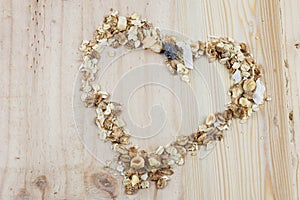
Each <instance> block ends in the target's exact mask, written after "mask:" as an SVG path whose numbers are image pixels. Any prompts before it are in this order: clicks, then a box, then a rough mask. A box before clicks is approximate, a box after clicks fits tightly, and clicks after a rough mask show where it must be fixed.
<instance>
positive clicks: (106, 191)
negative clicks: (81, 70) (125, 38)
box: [0, 0, 300, 200]
mask: <svg viewBox="0 0 300 200" xmlns="http://www.w3.org/2000/svg"><path fill="white" fill-rule="evenodd" d="M110 8H115V9H117V10H119V11H120V13H121V14H124V15H125V14H127V13H129V14H130V13H132V12H137V13H141V14H142V16H143V17H147V18H148V19H149V20H150V21H152V22H153V24H154V25H155V26H158V27H160V28H162V29H167V30H172V31H177V32H179V33H182V34H184V35H186V36H187V37H189V38H192V39H202V40H204V39H205V38H206V37H207V36H208V35H217V36H218V35H223V36H224V35H225V36H230V37H232V38H234V39H235V40H238V41H245V42H246V43H247V44H249V46H250V49H251V51H252V52H253V55H254V57H255V58H256V59H257V62H258V63H260V64H262V65H263V67H264V73H265V76H264V81H265V84H266V89H267V90H266V92H267V94H268V95H270V96H271V97H272V101H271V102H269V103H267V104H265V106H264V107H263V109H262V110H261V111H260V112H259V113H257V114H255V115H254V116H253V117H252V118H251V119H250V120H249V121H248V122H247V123H245V124H239V122H234V123H233V125H232V127H231V129H230V131H228V132H227V133H226V137H225V139H224V140H223V141H222V142H220V143H217V144H216V148H214V149H213V150H212V151H211V153H209V154H208V155H207V156H204V157H201V158H200V159H199V156H198V157H197V156H195V157H188V159H187V160H186V164H185V165H184V167H180V168H176V174H175V175H174V176H172V180H171V181H170V184H169V185H168V187H167V188H165V189H164V190H156V189H155V187H154V186H153V185H152V187H151V188H150V189H149V190H144V191H140V192H139V193H138V194H136V195H134V196H126V195H124V193H123V191H122V184H121V182H120V180H119V177H117V176H114V175H113V174H112V175H109V174H108V173H106V172H104V171H103V169H102V167H103V163H101V161H105V159H106V157H101V155H104V154H105V155H113V154H112V153H111V152H109V147H105V145H103V144H101V141H98V140H94V136H95V135H94V134H96V133H94V132H90V133H87V132H82V129H80V126H81V125H82V126H84V123H85V121H87V122H90V121H91V120H92V117H93V116H92V115H91V116H86V115H84V117H86V118H82V117H83V116H79V117H78V113H80V112H79V111H78V107H76V108H74V109H73V106H72V102H73V97H76V93H75V94H74V93H73V91H74V84H75V85H76V81H78V80H77V72H78V67H79V65H80V52H79V51H78V47H79V44H80V42H81V40H82V39H89V38H91V36H92V34H93V31H94V30H95V29H96V28H97V26H98V25H99V24H100V23H101V22H102V19H103V15H105V14H107V13H108V11H109V9H110ZM0 9H1V12H0V16H1V22H0V24H1V25H0V27H1V30H0V39H1V41H0V42H1V43H0V45H1V50H0V51H1V52H0V54H1V65H0V66H1V75H0V81H1V90H0V91H1V93H0V133H1V134H0V136H1V139H0V199H1V200H2V199H3V200H6V199H17V200H25V199H26V200H27V199H32V200H36V199H42V200H46V199H68V200H80V199H122V200H123V199H149V200H150V199H153V200H160V199H187V200H193V199H195V200H196V199H197V200H198V199H205V200H207V199H277V200H283V199H299V198H300V197H299V195H300V194H299V190H300V186H299V178H300V177H299V172H300V169H299V152H300V136H299V129H300V110H299V104H300V98H299V93H300V87H299V85H300V71H299V64H298V63H299V62H300V48H299V49H298V48H296V46H295V44H297V43H300V20H299V19H300V12H299V10H300V2H299V1H297V0H287V1H275V0H274V1H273V0H262V1H255V0H244V1H239V0H232V1H223V0H215V1H210V0H197V1H196V0H191V1H182V0H180V1H179V0H177V1H171V0H165V1H145V0H143V1H141V0H136V1H134V0H128V1H91V0H90V1H83V0H82V1H80V0H58V1H54V0H49V1H43V0H36V1H29V0H28V1H17V0H1V6H0ZM132 55H135V54H130V55H128V57H124V58H120V59H119V60H117V61H116V62H115V63H113V64H111V67H112V68H111V69H112V70H111V71H109V72H107V73H108V74H106V75H105V77H106V78H103V80H102V81H103V84H104V87H107V88H113V87H114V84H115V83H116V82H117V81H118V80H120V76H122V75H123V73H127V74H128V72H130V69H131V67H133V68H134V67H135V66H138V63H137V62H140V64H142V63H143V62H145V61H147V62H149V63H153V62H156V63H157V61H158V58H155V57H154V58H151V56H149V55H148V54H147V53H143V52H140V53H137V55H136V56H135V58H138V57H139V56H140V57H141V59H134V60H132V58H130V56H132ZM119 62H121V64H122V66H124V68H122V69H121V70H120V69H118V68H116V67H118V66H119V64H120V63H119ZM209 65H211V66H209ZM119 67H120V66H119ZM201 67H203V68H205V69H207V68H209V67H211V68H210V70H208V71H206V72H204V71H202V70H205V69H201ZM216 68H220V69H219V71H217V70H216ZM221 68H222V66H218V65H217V64H208V63H207V61H205V60H201V61H200V63H199V66H198V71H199V73H200V74H202V75H204V79H205V80H206V82H207V84H208V85H204V84H203V83H202V82H201V81H200V82H199V83H198V82H197V81H196V80H198V79H197V74H196V75H194V76H193V79H192V80H193V81H192V86H191V87H192V88H194V89H195V90H196V95H195V96H196V97H197V98H196V99H197V103H198V104H199V105H198V106H199V107H200V111H201V110H202V111H203V112H202V113H201V112H200V111H199V112H200V113H196V114H197V116H200V118H201V116H205V115H206V114H207V112H209V111H211V110H213V111H214V110H218V109H221V108H222V107H223V105H224V102H225V100H224V95H225V94H226V87H224V88H222V87H219V85H218V84H219V83H220V80H223V81H224V84H225V85H227V84H229V82H228V81H229V80H228V75H227V74H226V71H224V70H222V69H221ZM164 70H165V69H164ZM217 72H219V73H217ZM164 73H165V74H167V75H166V76H164ZM162 74H163V75H162V77H164V78H166V79H167V80H170V84H171V85H169V86H166V87H161V88H160V86H161V85H155V84H152V85H151V84H150V86H149V88H148V89H147V87H144V88H143V90H136V94H135V93H133V96H132V102H133V105H131V104H128V105H126V102H122V103H124V104H125V109H127V111H128V113H129V114H130V117H132V118H131V120H132V121H133V122H136V123H137V124H138V125H139V126H145V125H147V124H148V123H149V122H150V123H151V119H150V118H149V116H148V115H147V114H145V113H148V112H149V110H151V106H152V105H156V104H158V105H162V107H163V108H164V111H165V119H167V122H166V127H164V129H163V130H162V131H161V132H159V134H158V135H156V136H154V137H151V138H152V139H151V138H150V139H149V140H147V139H139V138H137V139H136V142H137V143H139V145H145V146H146V147H147V148H154V147H155V146H157V145H158V142H161V143H162V144H165V143H167V142H168V141H169V140H170V139H172V137H173V135H174V134H181V132H180V131H179V130H181V131H192V130H193V129H195V123H194V122H195V121H196V122H197V121H198V120H199V119H198V118H195V116H196V115H195V114H194V111H195V107H193V106H194V105H192V106H190V104H189V103H190V102H192V100H193V98H194V97H193V96H191V93H190V92H186V90H185V88H186V86H182V84H184V83H182V82H180V81H179V79H174V77H172V76H171V75H169V74H168V73H167V70H165V72H162ZM206 74H207V75H208V76H205V75H206ZM129 75H130V73H129ZM156 76H157V74H153V73H151V74H149V73H148V74H145V77H147V78H149V77H150V78H149V80H150V79H151V77H156ZM125 78H126V77H125ZM132 78H134V77H132V76H130V79H131V80H133V79H132ZM174 80H176V81H174ZM199 80H200V79H199ZM175 82H176V83H175ZM196 83H198V84H199V85H197V84H196ZM172 84H177V85H172ZM177 87H179V88H180V89H179V92H178V93H175V94H174V93H172V88H177ZM125 88H126V87H125ZM213 88H214V89H213ZM216 88H217V89H216ZM220 88H221V89H220ZM76 89H77V88H75V90H76ZM170 89H171V90H170ZM197 89H198V90H197ZM120 91H121V92H120V93H119V95H118V96H117V97H116V98H120V99H121V101H122V96H123V97H124V95H127V93H128V92H131V91H126V90H125V89H124V88H123V90H122V87H121V89H120ZM201 92H203V93H201ZM157 94H159V95H157ZM134 95H135V96H134ZM174 95H175V97H176V96H179V97H181V98H182V99H184V100H182V101H183V103H182V102H181V103H182V105H181V104H180V101H181V99H179V101H177V100H174ZM207 95H211V96H209V98H208V96H207ZM199 98H200V100H199ZM153 99H156V100H153ZM126 100H127V99H126ZM199 102H200V103H199ZM207 105H209V106H208V107H207ZM76 109H77V110H76ZM74 110H75V112H74V113H75V115H77V117H78V119H79V122H78V119H77V118H76V116H75V120H74V117H73V111H74ZM77 111H78V112H77ZM129 111H130V112H129ZM154 111H155V110H154ZM91 113H92V112H91ZM150 114H151V113H150ZM128 116H129V115H128ZM80 117H81V118H80ZM89 117H90V119H91V120H90V119H89ZM150 117H151V115H150ZM80 119H81V120H82V119H85V121H84V120H83V121H80ZM125 120H126V119H125ZM76 123H77V124H76ZM76 125H77V129H76ZM135 126H137V125H135ZM78 127H79V128H78ZM147 130H148V129H147ZM150 130H151V129H150ZM78 131H79V135H80V136H83V135H82V134H84V137H88V136H89V134H90V135H93V136H91V138H90V139H89V140H88V141H93V142H91V143H88V144H87V141H85V139H82V138H81V137H78V134H77V132H78ZM148 131H149V130H148ZM141 132H142V131H141ZM149 132H150V133H149ZM149 132H143V133H142V134H144V135H138V134H140V133H133V134H136V136H142V137H144V136H147V134H152V133H151V131H149ZM153 138H155V139H153ZM101 145H102V146H101ZM103 176H107V178H108V179H109V180H111V181H112V182H111V183H112V186H111V187H104V186H103V185H102V184H101V182H99V180H100V177H103Z"/></svg>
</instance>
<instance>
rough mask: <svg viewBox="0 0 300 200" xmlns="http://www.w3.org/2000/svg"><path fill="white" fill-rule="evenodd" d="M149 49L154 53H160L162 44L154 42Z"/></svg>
mask: <svg viewBox="0 0 300 200" xmlns="http://www.w3.org/2000/svg"><path fill="white" fill-rule="evenodd" d="M150 49H151V51H153V52H154V53H160V52H161V51H162V46H161V45H160V44H158V43H155V44H154V45H153V46H151V47H150Z"/></svg>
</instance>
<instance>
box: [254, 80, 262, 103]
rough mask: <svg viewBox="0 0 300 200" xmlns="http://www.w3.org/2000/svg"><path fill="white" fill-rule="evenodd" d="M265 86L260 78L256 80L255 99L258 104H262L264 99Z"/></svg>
mask: <svg viewBox="0 0 300 200" xmlns="http://www.w3.org/2000/svg"><path fill="white" fill-rule="evenodd" d="M264 93H265V86H264V85H263V84H262V83H261V81H260V79H257V81H256V90H255V92H254V94H253V101H254V102H255V103H256V104H258V105H259V104H262V103H263V100H264Z"/></svg>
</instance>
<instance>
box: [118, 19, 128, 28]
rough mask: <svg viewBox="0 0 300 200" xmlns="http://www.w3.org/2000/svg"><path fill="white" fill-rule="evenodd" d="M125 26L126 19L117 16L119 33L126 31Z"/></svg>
mask: <svg viewBox="0 0 300 200" xmlns="http://www.w3.org/2000/svg"><path fill="white" fill-rule="evenodd" d="M126 26H127V19H126V17H124V16H119V20H118V29H119V30H120V31H123V30H125V29H126Z"/></svg>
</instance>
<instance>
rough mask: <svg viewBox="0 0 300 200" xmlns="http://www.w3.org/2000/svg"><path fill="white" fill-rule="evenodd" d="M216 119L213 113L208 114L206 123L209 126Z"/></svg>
mask: <svg viewBox="0 0 300 200" xmlns="http://www.w3.org/2000/svg"><path fill="white" fill-rule="evenodd" d="M215 121H216V116H215V115H214V114H210V115H209V116H208V117H207V118H206V121H205V123H206V125H208V126H211V125H212V124H213V123H215Z"/></svg>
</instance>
